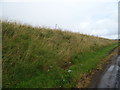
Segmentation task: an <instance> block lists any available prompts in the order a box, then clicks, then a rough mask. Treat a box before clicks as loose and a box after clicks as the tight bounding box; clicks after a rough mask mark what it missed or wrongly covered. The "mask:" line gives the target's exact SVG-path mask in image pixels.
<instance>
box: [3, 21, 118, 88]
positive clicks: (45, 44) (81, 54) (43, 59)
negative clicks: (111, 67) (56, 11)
mask: <svg viewBox="0 0 120 90" xmlns="http://www.w3.org/2000/svg"><path fill="white" fill-rule="evenodd" d="M2 27H3V31H2V33H3V47H2V49H3V55H2V58H3V87H14V88H19V87H22V88H37V87H39V88H54V87H76V85H77V82H78V80H79V78H80V74H83V73H88V72H89V71H90V70H91V69H93V68H95V67H96V65H97V64H99V62H100V60H101V59H102V58H104V57H105V56H106V55H107V54H108V52H109V51H110V50H112V49H113V48H114V47H116V45H117V44H116V43H115V41H113V40H109V39H104V38H99V37H94V36H89V35H84V34H79V33H72V32H68V31H64V32H63V31H61V30H52V29H49V28H37V27H31V26H28V25H20V24H16V23H10V22H3V23H2ZM68 70H71V72H68Z"/></svg>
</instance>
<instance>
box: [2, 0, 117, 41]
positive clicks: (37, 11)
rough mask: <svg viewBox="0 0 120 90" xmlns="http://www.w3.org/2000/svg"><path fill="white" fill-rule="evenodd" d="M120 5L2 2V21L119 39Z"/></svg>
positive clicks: (95, 0) (64, 0)
mask: <svg viewBox="0 0 120 90" xmlns="http://www.w3.org/2000/svg"><path fill="white" fill-rule="evenodd" d="M118 1H119V0H2V2H1V3H0V10H2V14H0V18H3V19H8V20H13V21H15V20H16V21H19V22H21V23H27V24H30V25H33V26H46V27H50V28H61V29H63V30H69V31H72V32H79V33H83V34H89V35H95V36H100V37H105V38H110V39H116V38H118ZM56 24H57V26H56Z"/></svg>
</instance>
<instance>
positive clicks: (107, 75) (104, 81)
mask: <svg viewBox="0 0 120 90" xmlns="http://www.w3.org/2000/svg"><path fill="white" fill-rule="evenodd" d="M97 88H120V55H119V56H118V55H116V57H115V58H113V61H112V64H111V65H110V66H109V68H107V69H106V71H105V72H104V73H103V75H102V77H101V79H100V81H99V83H98V85H97Z"/></svg>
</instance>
